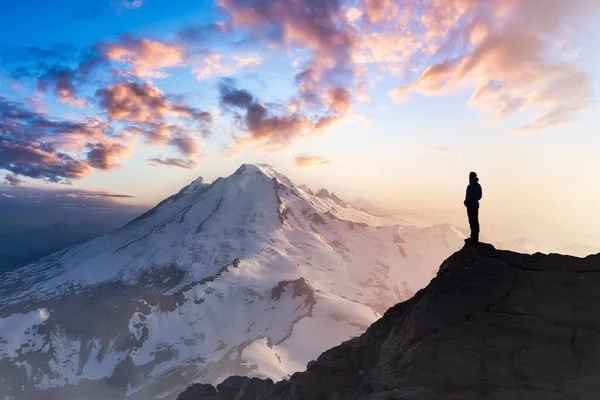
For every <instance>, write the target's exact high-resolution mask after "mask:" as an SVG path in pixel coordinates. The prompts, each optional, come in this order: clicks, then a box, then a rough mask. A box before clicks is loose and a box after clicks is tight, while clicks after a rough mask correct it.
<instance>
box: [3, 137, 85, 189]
mask: <svg viewBox="0 0 600 400" xmlns="http://www.w3.org/2000/svg"><path fill="white" fill-rule="evenodd" d="M0 169H5V170H7V171H11V172H12V173H14V174H18V175H23V176H28V177H30V178H35V179H44V180H47V181H50V182H60V181H63V180H70V179H80V178H82V177H83V176H85V175H88V174H89V173H90V172H91V167H90V166H89V165H88V164H87V163H85V162H82V161H80V160H77V159H75V158H74V157H72V156H70V155H68V154H65V153H61V152H57V151H55V150H54V149H53V148H51V147H50V146H42V145H40V144H37V143H27V142H23V141H17V140H7V139H3V140H0Z"/></svg>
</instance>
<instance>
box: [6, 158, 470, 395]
mask: <svg viewBox="0 0 600 400" xmlns="http://www.w3.org/2000/svg"><path fill="white" fill-rule="evenodd" d="M399 222H402V223H401V224H399ZM464 234H465V232H462V231H460V230H458V229H457V228H455V227H453V226H450V225H432V226H427V227H420V226H415V225H413V224H410V223H409V222H407V221H402V220H401V219H400V220H399V219H398V218H397V217H394V218H386V217H377V216H374V215H370V214H368V213H365V212H362V211H359V210H357V209H356V208H354V207H352V206H350V205H348V204H346V203H344V202H343V201H342V200H340V199H339V198H337V197H335V196H333V195H329V194H328V195H324V193H321V195H319V196H317V195H313V194H312V192H310V191H309V190H307V189H306V188H300V187H297V186H296V185H294V183H292V182H291V181H290V180H289V179H288V178H287V177H285V176H283V175H281V174H280V173H279V172H278V171H276V170H275V169H273V168H272V167H270V166H267V165H259V166H254V165H243V166H242V167H240V168H239V169H238V170H237V171H236V172H235V173H234V174H233V175H231V176H229V177H227V178H225V179H222V178H219V179H217V180H216V181H215V182H212V183H211V182H206V181H204V180H203V179H202V178H199V179H198V180H196V181H194V182H192V183H191V184H190V185H189V186H187V187H186V188H184V189H182V190H181V191H180V192H179V193H178V194H176V195H174V196H172V197H170V198H168V199H166V200H165V201H163V202H161V203H160V204H159V205H158V206H157V207H155V208H154V209H153V210H151V211H149V212H148V213H146V214H144V215H142V216H141V217H139V218H138V219H136V220H134V221H132V222H131V223H129V224H127V225H126V226H124V227H123V228H121V229H120V230H118V231H116V232H114V233H112V234H110V235H106V236H103V237H100V238H97V239H95V240H92V241H90V242H88V243H85V244H82V245H79V246H75V247H72V248H69V249H66V250H64V251H62V252H59V253H56V254H53V255H52V256H49V257H46V258H44V259H42V260H40V261H39V262H37V263H35V264H32V265H30V266H27V267H24V268H21V269H19V270H16V271H13V272H11V273H6V274H4V275H2V276H0V282H2V285H1V286H0V367H1V368H2V374H1V375H0V395H4V396H5V398H14V399H39V398H52V399H53V398H57V399H59V398H60V399H62V398H73V399H77V398H82V399H85V398H93V399H103V398H109V397H110V398H114V397H123V396H128V397H129V398H133V399H137V398H139V399H149V398H174V396H176V394H177V393H178V392H179V391H181V390H182V388H185V387H186V386H188V385H189V384H190V383H192V382H210V383H214V382H218V381H220V380H222V379H224V378H225V377H226V376H229V375H231V374H237V375H239V374H243V375H256V376H267V377H271V378H273V379H275V380H276V379H281V378H283V377H286V376H289V375H290V374H292V373H294V372H295V371H297V370H300V369H303V368H304V366H305V365H306V363H307V362H308V361H309V360H311V359H313V358H315V357H316V356H317V355H319V354H320V353H321V352H322V351H323V350H325V349H327V348H329V347H331V346H333V345H336V344H339V343H340V342H342V341H344V340H346V339H348V338H350V337H352V336H356V335H358V334H360V333H361V332H363V331H364V329H365V328H366V327H367V326H368V325H370V324H371V323H372V322H373V321H375V320H376V319H377V318H378V317H379V316H380V315H381V313H383V312H384V311H385V310H386V309H387V308H388V307H389V306H391V305H393V304H395V303H397V302H398V301H401V300H403V299H407V298H409V297H411V296H412V295H413V293H414V292H415V291H416V290H418V289H420V288H422V287H423V286H425V285H426V284H427V283H428V282H429V280H430V279H431V278H432V277H433V275H434V274H435V272H436V271H435V270H433V269H432V268H433V266H437V265H439V264H440V263H441V261H442V260H444V259H445V258H446V257H448V256H449V255H450V254H451V253H453V252H454V251H455V250H456V249H458V248H459V247H461V246H462V244H463V239H464V237H465V235H464ZM43 390H45V392H44V393H43V396H42V392H41V391H43Z"/></svg>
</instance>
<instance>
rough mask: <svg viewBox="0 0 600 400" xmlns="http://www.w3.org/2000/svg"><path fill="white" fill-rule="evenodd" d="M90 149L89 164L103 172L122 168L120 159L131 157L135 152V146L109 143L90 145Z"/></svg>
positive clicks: (87, 156) (88, 154) (87, 157)
mask: <svg viewBox="0 0 600 400" xmlns="http://www.w3.org/2000/svg"><path fill="white" fill-rule="evenodd" d="M88 148H89V151H88V152H87V154H86V160H87V162H88V164H89V165H90V166H91V167H92V168H96V169H99V170H102V171H110V170H112V169H114V168H117V167H120V166H121V165H120V164H119V159H121V158H125V157H128V156H130V155H131V154H132V153H133V150H134V148H133V146H130V145H127V144H124V143H116V142H112V143H111V142H109V141H104V142H101V143H93V144H88Z"/></svg>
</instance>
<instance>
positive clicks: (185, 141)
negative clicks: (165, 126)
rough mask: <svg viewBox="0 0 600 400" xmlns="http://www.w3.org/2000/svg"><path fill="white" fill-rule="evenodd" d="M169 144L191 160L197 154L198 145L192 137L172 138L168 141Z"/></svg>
mask: <svg viewBox="0 0 600 400" xmlns="http://www.w3.org/2000/svg"><path fill="white" fill-rule="evenodd" d="M169 144H170V145H171V146H174V147H175V148H177V149H178V150H179V151H180V152H181V154H183V155H185V156H186V157H190V158H193V157H195V156H196V155H198V152H199V146H198V143H197V142H196V138H195V137H194V136H193V135H185V136H177V137H174V138H172V139H171V140H170V141H169Z"/></svg>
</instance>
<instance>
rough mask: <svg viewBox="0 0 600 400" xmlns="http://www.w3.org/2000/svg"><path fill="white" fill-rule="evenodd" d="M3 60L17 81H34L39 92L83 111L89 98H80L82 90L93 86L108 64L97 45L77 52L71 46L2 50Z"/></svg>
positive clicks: (58, 45)
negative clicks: (96, 73) (95, 74)
mask: <svg viewBox="0 0 600 400" xmlns="http://www.w3.org/2000/svg"><path fill="white" fill-rule="evenodd" d="M0 59H1V63H2V64H3V66H4V67H5V68H6V69H7V70H12V72H11V76H12V78H13V79H16V80H18V81H27V80H30V81H33V82H35V84H36V88H37V90H38V91H40V92H43V93H46V92H47V91H48V90H52V91H53V93H54V95H55V96H56V98H57V99H58V100H59V101H60V102H62V103H65V104H68V105H70V106H73V107H80V108H81V107H83V106H84V105H85V104H86V103H87V99H85V98H82V97H80V96H79V87H80V86H82V85H84V84H87V83H90V80H91V77H92V73H93V72H94V71H95V70H96V68H98V67H99V66H101V65H103V64H104V62H105V60H104V58H103V56H102V55H101V54H100V53H99V52H98V51H97V48H96V47H95V46H91V47H83V48H81V49H76V48H75V47H74V46H72V45H70V44H57V45H54V46H52V47H50V48H49V49H40V48H38V47H29V48H10V49H7V50H6V51H5V52H4V54H3V52H1V51H0ZM15 65H18V66H16V67H15Z"/></svg>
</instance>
